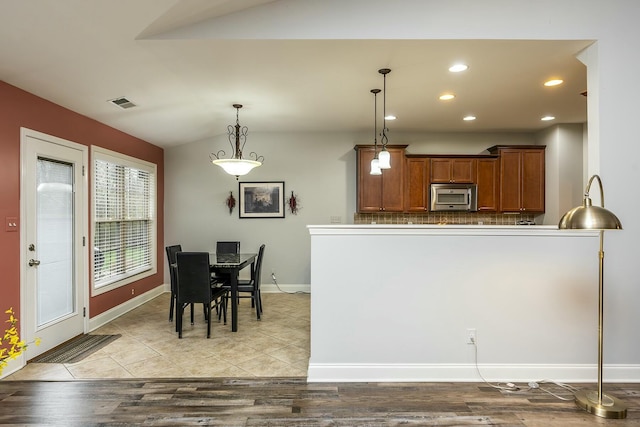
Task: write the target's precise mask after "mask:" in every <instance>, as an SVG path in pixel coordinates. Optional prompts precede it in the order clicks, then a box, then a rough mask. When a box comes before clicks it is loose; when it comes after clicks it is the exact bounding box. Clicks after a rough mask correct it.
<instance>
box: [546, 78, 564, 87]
mask: <svg viewBox="0 0 640 427" xmlns="http://www.w3.org/2000/svg"><path fill="white" fill-rule="evenodd" d="M562 83H564V80H562V79H553V80H547V81H546V82H544V85H545V86H558V85H561V84H562Z"/></svg>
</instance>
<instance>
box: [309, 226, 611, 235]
mask: <svg viewBox="0 0 640 427" xmlns="http://www.w3.org/2000/svg"><path fill="white" fill-rule="evenodd" d="M307 228H308V229H309V233H310V234H312V235H321V234H344V235H349V234H377V235H389V234H392V235H393V234H397V235H410V234H415V235H424V234H433V235H467V236H472V235H487V236H496V235H518V236H524V235H535V236H543V235H549V236H560V235H570V236H579V235H582V236H593V235H594V234H595V235H597V234H598V231H597V230H560V229H558V226H557V225H478V224H469V225H467V224H444V225H438V224H319V225H307Z"/></svg>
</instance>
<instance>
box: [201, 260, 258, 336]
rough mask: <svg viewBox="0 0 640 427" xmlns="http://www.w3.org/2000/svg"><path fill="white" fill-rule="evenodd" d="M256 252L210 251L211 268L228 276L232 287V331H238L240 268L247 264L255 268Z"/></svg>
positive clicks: (221, 274)
mask: <svg viewBox="0 0 640 427" xmlns="http://www.w3.org/2000/svg"><path fill="white" fill-rule="evenodd" d="M257 256H258V254H255V253H240V254H235V253H215V252H210V253H209V264H210V265H211V270H212V271H213V272H215V273H216V274H218V275H220V276H225V277H226V276H228V278H229V287H230V289H231V331H232V332H237V331H238V276H239V274H240V270H242V269H243V268H245V267H247V266H249V265H250V266H251V270H252V271H253V269H254V264H255V262H256V257H257Z"/></svg>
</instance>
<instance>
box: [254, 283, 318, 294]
mask: <svg viewBox="0 0 640 427" xmlns="http://www.w3.org/2000/svg"><path fill="white" fill-rule="evenodd" d="M278 287H279V288H280V289H278ZM260 290H261V291H262V292H263V293H265V294H276V293H282V292H291V293H296V292H304V293H307V294H308V293H310V292H311V285H309V284H306V285H278V286H276V285H274V284H272V283H270V284H267V283H263V284H262V285H260Z"/></svg>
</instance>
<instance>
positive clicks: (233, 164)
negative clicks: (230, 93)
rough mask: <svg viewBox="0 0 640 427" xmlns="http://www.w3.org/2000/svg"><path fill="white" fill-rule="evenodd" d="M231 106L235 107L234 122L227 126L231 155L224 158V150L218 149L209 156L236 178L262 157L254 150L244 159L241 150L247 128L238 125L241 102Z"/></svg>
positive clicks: (255, 164) (260, 162)
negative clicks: (228, 157)
mask: <svg viewBox="0 0 640 427" xmlns="http://www.w3.org/2000/svg"><path fill="white" fill-rule="evenodd" d="M233 108H235V109H236V124H235V126H234V125H229V126H228V127H227V132H228V137H229V143H230V144H231V148H232V149H233V150H234V151H233V157H232V158H230V159H224V158H222V156H224V155H225V152H224V150H219V151H218V152H217V153H215V154H213V153H211V154H210V155H209V158H210V159H211V163H213V164H214V165H218V166H220V167H221V168H222V169H224V171H225V172H226V173H228V174H229V175H234V176H235V177H236V179H238V177H240V176H242V175H246V174H248V173H249V172H250V171H251V170H252V169H253V168H256V167H258V166H260V165H262V161H263V160H264V157H262V156H258V155H257V154H256V153H255V152H253V151H252V152H251V153H249V157H251V159H245V158H244V157H243V155H242V150H243V149H244V145H245V144H246V142H247V133H248V132H249V129H248V128H247V127H246V126H240V122H239V113H240V108H242V104H233Z"/></svg>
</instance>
